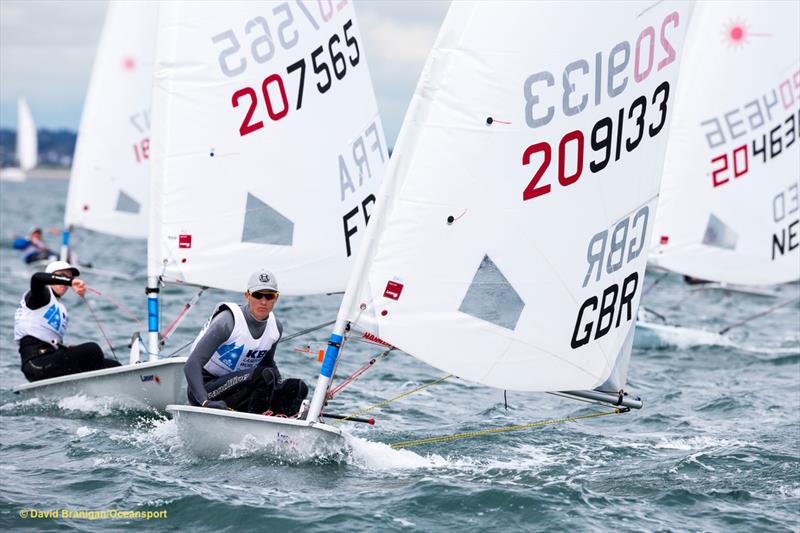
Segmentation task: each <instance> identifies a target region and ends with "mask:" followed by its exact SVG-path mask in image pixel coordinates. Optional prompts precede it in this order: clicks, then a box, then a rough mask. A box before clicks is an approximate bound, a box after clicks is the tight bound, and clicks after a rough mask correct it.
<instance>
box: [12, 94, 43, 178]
mask: <svg viewBox="0 0 800 533" xmlns="http://www.w3.org/2000/svg"><path fill="white" fill-rule="evenodd" d="M38 150H39V145H38V141H37V134H36V124H34V122H33V115H31V110H30V109H29V108H28V103H27V102H26V101H25V99H24V98H20V99H19V100H18V101H17V162H18V163H19V168H20V169H22V170H23V171H25V172H27V171H29V170H31V169H32V168H34V167H35V166H36V165H37V163H38V161H39V156H38Z"/></svg>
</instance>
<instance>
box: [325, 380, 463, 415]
mask: <svg viewBox="0 0 800 533" xmlns="http://www.w3.org/2000/svg"><path fill="white" fill-rule="evenodd" d="M452 377H454V376H453V374H448V375H446V376H445V377H443V378H439V379H437V380H436V381H431V382H430V383H426V384H424V385H420V386H419V387H417V388H416V389H413V390H410V391H408V392H404V393H403V394H400V395H398V396H395V397H394V398H389V399H388V400H384V401H382V402H381V403H377V404H375V405H373V406H371V407H367V408H366V409H362V410H361V411H358V412H357V413H353V414H351V415H347V416H346V417H344V418H342V419H341V420H337V421H335V422H332V423H331V425H338V424H341V423H342V422H344V421H345V420H349V419H351V418H353V417H354V416H359V415H363V414H364V413H366V412H368V411H372V410H373V409H377V408H378V407H383V406H384V405H387V404H390V403H392V402H394V401H396V400H399V399H400V398H405V397H406V396H410V395H412V394H414V393H415V392H419V391H421V390H423V389H427V388H428V387H430V386H431V385H436V384H437V383H441V382H442V381H444V380H446V379H450V378H452Z"/></svg>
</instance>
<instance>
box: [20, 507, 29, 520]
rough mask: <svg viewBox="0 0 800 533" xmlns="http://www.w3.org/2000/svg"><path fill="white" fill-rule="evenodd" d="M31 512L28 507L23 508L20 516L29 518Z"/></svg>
mask: <svg viewBox="0 0 800 533" xmlns="http://www.w3.org/2000/svg"><path fill="white" fill-rule="evenodd" d="M29 514H30V511H28V510H27V509H23V510H21V511H20V512H19V517H20V518H28V515H29Z"/></svg>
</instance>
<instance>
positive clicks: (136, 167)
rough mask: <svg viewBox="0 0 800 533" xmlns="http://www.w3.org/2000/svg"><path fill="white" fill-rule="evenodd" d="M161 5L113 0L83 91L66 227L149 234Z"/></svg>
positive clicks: (135, 235) (126, 234)
mask: <svg viewBox="0 0 800 533" xmlns="http://www.w3.org/2000/svg"><path fill="white" fill-rule="evenodd" d="M156 13H157V4H156V3H154V2H139V1H130V2H127V1H116V2H111V3H109V5H108V12H107V13H106V20H105V25H104V26H103V33H102V35H101V37H100V43H99V46H98V49H97V56H96V58H95V62H94V68H93V70H92V79H91V82H90V84H89V90H88V92H87V94H86V104H85V105H84V108H83V116H82V118H81V126H80V130H79V132H78V143H77V146H76V148H75V160H74V162H73V165H72V173H71V176H70V183H69V193H68V194H67V205H66V211H65V214H64V227H65V228H70V227H71V226H76V227H82V228H86V229H90V230H94V231H100V232H103V233H108V234H111V235H117V236H120V237H128V238H140V239H143V238H146V237H147V230H148V222H147V190H148V157H149V144H150V141H149V136H150V94H151V91H152V82H153V80H152V76H153V55H154V53H155V39H156Z"/></svg>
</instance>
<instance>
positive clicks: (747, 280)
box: [639, 1, 800, 328]
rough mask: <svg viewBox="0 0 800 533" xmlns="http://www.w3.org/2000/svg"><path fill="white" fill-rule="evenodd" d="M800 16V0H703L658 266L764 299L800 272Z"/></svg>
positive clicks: (667, 175) (682, 94)
mask: <svg viewBox="0 0 800 533" xmlns="http://www.w3.org/2000/svg"><path fill="white" fill-rule="evenodd" d="M798 21H800V4H798V3H797V2H767V3H765V2H738V1H737V2H730V1H729V2H719V1H714V2H705V1H704V2H698V4H697V5H696V7H695V11H694V13H693V15H692V22H691V25H690V28H689V34H688V37H687V40H686V53H685V57H684V60H683V63H684V65H683V67H682V72H681V79H680V83H679V85H678V87H677V101H676V107H675V116H674V118H673V122H672V132H671V134H670V137H669V143H668V146H667V159H666V163H665V166H664V179H663V183H662V185H661V199H660V201H659V206H658V214H657V216H656V217H655V224H654V225H655V229H654V233H653V248H652V251H651V253H650V256H649V263H650V266H652V267H656V268H659V269H664V270H667V271H671V272H675V273H679V274H683V275H685V276H690V277H692V278H699V279H702V280H708V281H710V282H713V283H710V284H709V285H708V286H707V287H704V289H705V288H709V289H710V288H714V289H722V290H728V291H733V292H740V293H746V294H750V295H756V296H762V295H774V294H775V293H774V292H767V291H765V287H764V286H769V285H776V284H780V283H786V282H791V281H796V280H797V279H800V267H798V265H800V203H798V202H799V201H798V198H800V28H799V27H798ZM652 325H657V326H661V325H659V324H651V323H648V322H640V323H639V327H640V328H649V327H651V326H652Z"/></svg>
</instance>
